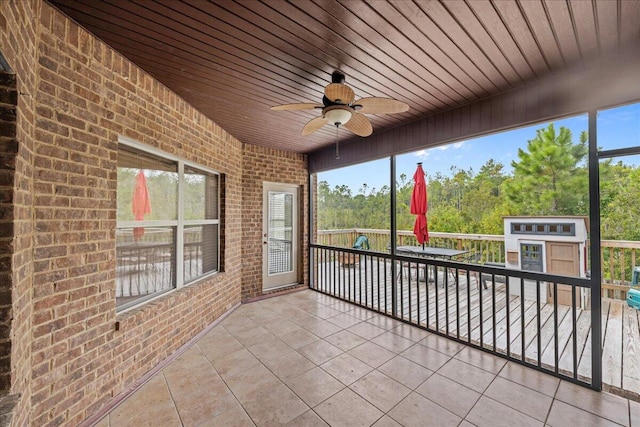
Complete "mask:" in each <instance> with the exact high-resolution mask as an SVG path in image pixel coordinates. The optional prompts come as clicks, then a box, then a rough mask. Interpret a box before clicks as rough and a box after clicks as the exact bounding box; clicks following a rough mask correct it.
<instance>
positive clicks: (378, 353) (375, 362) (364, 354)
mask: <svg viewBox="0 0 640 427" xmlns="http://www.w3.org/2000/svg"><path fill="white" fill-rule="evenodd" d="M349 354H350V355H352V356H355V357H357V358H358V359H360V360H362V361H363V362H364V363H366V364H367V365H369V366H371V367H373V368H377V367H378V366H380V365H382V364H383V363H385V362H387V361H389V360H390V359H393V358H394V357H395V356H396V354H395V353H394V352H392V351H389V350H387V349H385V348H382V347H380V346H379V345H378V344H374V343H372V342H371V341H368V342H366V343H364V344H360V345H359V346H357V347H356V348H354V349H351V350H349Z"/></svg>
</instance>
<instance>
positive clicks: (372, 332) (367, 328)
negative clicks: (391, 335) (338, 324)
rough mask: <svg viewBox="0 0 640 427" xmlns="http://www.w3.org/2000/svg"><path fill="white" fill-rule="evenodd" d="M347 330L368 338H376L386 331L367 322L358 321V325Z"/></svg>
mask: <svg viewBox="0 0 640 427" xmlns="http://www.w3.org/2000/svg"><path fill="white" fill-rule="evenodd" d="M347 331H349V332H353V333H354V334H356V335H359V336H361V337H362V338H364V339H366V340H370V339H372V338H375V337H377V336H378V335H381V334H383V333H384V332H385V330H384V329H382V328H379V327H377V326H375V325H372V324H371V323H367V322H361V323H358V324H357V325H354V326H352V327H350V328H348V329H347Z"/></svg>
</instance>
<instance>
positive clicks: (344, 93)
mask: <svg viewBox="0 0 640 427" xmlns="http://www.w3.org/2000/svg"><path fill="white" fill-rule="evenodd" d="M344 81H345V76H344V73H342V72H341V71H334V72H333V73H332V74H331V83H330V84H329V85H327V87H325V88H324V96H323V97H322V104H318V103H302V104H285V105H277V106H275V107H271V109H272V110H277V111H281V110H311V109H314V108H321V109H322V115H321V116H319V117H316V118H315V119H312V120H311V121H309V122H308V123H307V124H306V125H305V126H304V127H303V128H302V135H305V136H306V135H310V134H312V133H313V132H315V131H317V130H319V129H320V128H321V127H322V126H324V125H326V124H331V125H334V126H336V128H338V127H344V128H345V129H348V130H350V131H351V132H353V133H355V134H356V135H359V136H369V135H371V134H372V133H373V127H372V126H371V122H370V121H369V119H368V118H367V117H366V116H365V114H390V113H402V112H404V111H408V110H409V106H408V105H407V104H405V103H404V102H401V101H396V100H395V99H390V98H376V97H370V98H362V99H359V100H357V101H355V98H356V96H355V93H354V92H353V89H351V88H350V87H349V86H347V85H346V84H344Z"/></svg>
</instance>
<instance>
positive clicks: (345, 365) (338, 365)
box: [321, 353, 372, 385]
mask: <svg viewBox="0 0 640 427" xmlns="http://www.w3.org/2000/svg"><path fill="white" fill-rule="evenodd" d="M321 368H322V369H324V370H325V371H327V372H328V373H330V374H331V375H333V377H334V378H336V379H337V380H338V381H340V382H342V383H343V384H344V385H350V384H351V383H353V382H355V381H357V380H359V379H360V378H362V377H363V376H365V375H366V374H368V373H369V372H371V371H372V368H371V366H369V365H367V364H366V363H364V362H361V361H360V360H358V359H356V358H355V357H353V356H351V355H350V354H347V353H343V354H341V355H340V356H337V357H335V358H333V359H331V360H329V361H328V362H326V363H323V364H322V365H321Z"/></svg>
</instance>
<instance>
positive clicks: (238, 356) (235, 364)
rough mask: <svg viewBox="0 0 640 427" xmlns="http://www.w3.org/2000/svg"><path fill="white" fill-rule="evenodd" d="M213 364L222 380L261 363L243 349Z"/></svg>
mask: <svg viewBox="0 0 640 427" xmlns="http://www.w3.org/2000/svg"><path fill="white" fill-rule="evenodd" d="M212 363H213V366H214V367H215V368H216V371H217V372H218V374H220V376H221V377H222V378H224V379H227V378H229V377H232V376H234V375H236V374H239V373H241V372H244V371H247V370H249V369H251V368H254V367H256V366H258V365H259V364H260V361H259V360H258V359H256V357H255V356H254V355H253V354H251V352H250V351H249V350H247V349H246V348H243V349H242V350H238V351H236V352H234V353H230V354H227V355H226V356H222V357H220V358H219V359H216V360H214V361H213V362H212Z"/></svg>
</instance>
